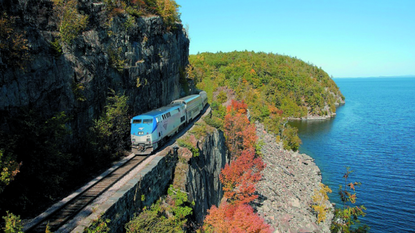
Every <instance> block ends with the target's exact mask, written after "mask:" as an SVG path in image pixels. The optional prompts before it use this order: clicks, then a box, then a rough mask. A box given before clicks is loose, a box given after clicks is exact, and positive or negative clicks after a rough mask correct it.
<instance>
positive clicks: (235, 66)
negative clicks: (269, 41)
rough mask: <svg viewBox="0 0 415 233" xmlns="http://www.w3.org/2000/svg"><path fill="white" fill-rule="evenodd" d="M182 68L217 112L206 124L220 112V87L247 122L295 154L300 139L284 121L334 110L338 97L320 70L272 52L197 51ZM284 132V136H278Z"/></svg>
mask: <svg viewBox="0 0 415 233" xmlns="http://www.w3.org/2000/svg"><path fill="white" fill-rule="evenodd" d="M189 61H190V64H191V66H190V67H188V68H187V69H186V71H187V72H188V76H189V78H191V79H193V80H194V81H195V82H196V83H197V87H198V88H199V89H203V90H205V91H206V92H207V94H208V98H209V102H210V103H211V106H212V108H216V109H217V110H219V112H218V113H216V114H217V115H216V116H213V117H211V118H212V120H211V121H210V122H209V123H213V124H214V125H215V122H217V118H220V116H221V114H223V110H221V109H220V107H218V106H219V105H221V104H222V103H224V102H225V101H226V100H227V98H228V97H227V96H226V94H225V93H224V92H223V91H219V93H218V95H217V96H214V93H215V92H216V91H218V90H219V88H222V89H223V87H225V88H227V89H228V90H231V91H233V92H234V94H235V98H236V99H243V100H245V103H246V104H247V106H248V108H249V113H250V116H251V119H252V120H253V121H255V120H259V121H261V122H264V124H265V126H266V127H267V129H268V130H269V131H272V132H273V133H275V134H276V135H278V136H280V138H281V139H282V140H283V141H284V142H285V143H284V147H285V148H286V149H293V150H297V149H298V146H299V143H300V139H299V138H298V136H297V134H296V132H295V129H290V128H289V127H288V126H287V125H286V122H287V119H289V118H299V117H306V116H307V115H324V116H325V115H329V114H330V113H332V112H335V110H336V107H335V104H336V102H338V99H337V98H336V96H341V97H342V98H344V97H343V96H342V95H341V93H340V91H339V89H338V87H337V86H336V84H335V83H334V81H333V80H332V79H331V78H330V77H329V76H328V75H327V73H326V72H324V71H323V70H322V69H321V68H318V67H316V66H313V65H311V64H307V63H305V62H303V61H301V60H299V59H297V58H293V57H289V56H283V55H278V54H266V53H254V52H248V51H244V52H231V53H216V54H213V53H201V54H198V55H191V56H190V57H189ZM284 131H285V133H284Z"/></svg>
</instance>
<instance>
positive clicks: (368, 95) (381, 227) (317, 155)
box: [290, 78, 415, 232]
mask: <svg viewBox="0 0 415 233" xmlns="http://www.w3.org/2000/svg"><path fill="white" fill-rule="evenodd" d="M333 80H334V81H335V82H336V84H337V85H338V86H339V88H340V90H341V92H342V93H343V95H344V96H345V97H346V104H345V105H344V106H340V107H339V108H338V109H337V116H336V117H335V118H333V119H330V120H324V121H323V120H321V121H309V122H307V121H297V122H292V123H290V124H291V125H293V126H296V127H298V129H299V136H300V138H301V140H302V141H303V144H302V145H301V146H300V152H301V153H306V154H308V155H310V156H311V157H313V158H314V159H315V162H316V164H317V165H318V166H319V167H320V169H321V172H322V175H323V183H325V184H327V185H328V186H329V187H330V188H331V189H332V190H333V193H331V195H329V196H330V199H331V201H332V202H335V203H338V205H339V204H340V203H339V202H340V198H339V197H338V194H337V192H338V189H339V185H340V184H343V183H344V179H343V178H342V176H343V174H344V173H345V171H346V168H345V167H346V166H348V167H350V168H351V170H353V171H354V172H353V173H352V174H351V176H350V179H349V181H350V182H351V181H353V182H354V181H359V182H361V183H362V185H361V186H360V187H359V188H357V204H358V205H362V204H363V205H365V206H366V208H367V211H366V212H367V215H366V217H364V218H362V222H363V223H366V224H368V225H369V226H370V227H371V230H370V231H371V232H415V78H338V79H336V78H335V79H333Z"/></svg>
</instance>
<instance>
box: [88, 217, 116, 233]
mask: <svg viewBox="0 0 415 233" xmlns="http://www.w3.org/2000/svg"><path fill="white" fill-rule="evenodd" d="M109 222H110V220H109V219H105V220H104V219H102V218H98V219H96V220H94V221H93V222H92V224H91V226H89V227H87V228H85V230H84V233H101V232H102V233H105V232H109V231H110V228H109V227H108V223H109Z"/></svg>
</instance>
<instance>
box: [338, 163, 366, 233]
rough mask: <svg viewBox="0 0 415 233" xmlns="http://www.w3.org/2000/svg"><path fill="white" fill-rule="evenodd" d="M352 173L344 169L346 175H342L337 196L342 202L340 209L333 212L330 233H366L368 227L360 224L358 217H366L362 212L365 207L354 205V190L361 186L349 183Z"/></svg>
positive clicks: (358, 183) (348, 169)
mask: <svg viewBox="0 0 415 233" xmlns="http://www.w3.org/2000/svg"><path fill="white" fill-rule="evenodd" d="M352 172H353V171H351V170H350V168H349V167H347V168H346V173H345V174H344V175H343V178H344V186H342V185H340V187H339V195H340V199H341V201H342V202H343V206H342V207H341V208H336V210H335V212H334V218H333V221H332V225H331V231H332V232H346V233H349V232H368V231H369V229H370V228H369V226H367V225H364V224H360V220H359V217H364V216H365V215H366V213H365V212H363V211H364V210H366V207H365V206H363V205H361V206H357V205H355V204H356V199H357V196H356V188H357V187H358V186H360V185H361V183H360V182H350V183H349V181H348V180H349V175H350V174H351V173H352Z"/></svg>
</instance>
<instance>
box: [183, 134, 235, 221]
mask: <svg viewBox="0 0 415 233" xmlns="http://www.w3.org/2000/svg"><path fill="white" fill-rule="evenodd" d="M198 148H199V156H197V157H192V158H191V159H190V161H189V171H188V173H187V179H186V190H187V191H188V192H189V198H190V199H191V200H192V201H194V202H195V206H194V208H193V212H194V216H195V219H196V221H197V222H198V223H201V222H203V219H204V218H205V216H206V214H207V210H208V209H210V208H211V207H212V205H215V206H219V204H220V201H221V199H222V197H223V190H222V184H221V182H220V180H219V174H220V172H221V170H222V168H223V167H224V166H225V164H226V163H228V162H229V157H228V150H227V148H226V146H225V137H224V136H223V132H221V131H218V130H216V129H215V130H214V132H213V133H211V134H209V135H207V136H206V137H205V138H204V139H203V141H201V142H198Z"/></svg>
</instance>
